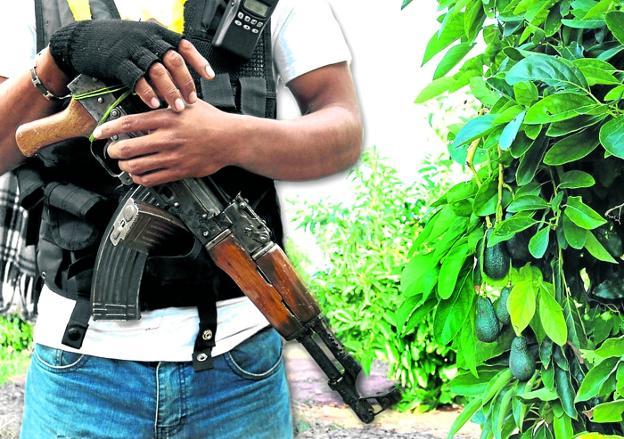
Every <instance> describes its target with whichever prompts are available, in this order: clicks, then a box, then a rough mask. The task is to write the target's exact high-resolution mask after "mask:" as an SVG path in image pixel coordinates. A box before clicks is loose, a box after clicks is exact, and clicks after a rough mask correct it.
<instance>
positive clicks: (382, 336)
mask: <svg viewBox="0 0 624 439" xmlns="http://www.w3.org/2000/svg"><path fill="white" fill-rule="evenodd" d="M449 165H450V161H441V162H440V161H429V162H426V163H425V164H424V165H423V166H422V167H421V168H420V172H419V179H418V182H417V183H415V184H407V183H404V182H402V181H401V180H400V179H399V177H398V176H397V173H396V170H395V169H393V168H392V167H390V166H388V165H387V164H385V163H384V161H383V160H382V159H381V158H380V157H379V156H378V154H377V153H376V152H375V151H374V150H371V151H367V152H365V154H364V156H363V159H362V161H361V163H360V164H359V166H357V167H356V168H354V170H353V171H352V172H351V181H352V184H353V194H354V198H355V199H354V201H353V203H352V204H347V203H339V202H333V203H332V202H330V203H328V202H327V201H326V200H324V201H323V202H319V203H313V204H306V205H300V208H299V212H298V214H297V217H296V218H295V222H296V223H297V224H298V225H299V226H300V227H302V228H305V229H307V230H309V231H310V232H312V234H313V235H314V239H315V241H316V243H317V244H318V246H319V247H320V250H321V253H322V254H323V255H326V258H327V259H326V261H323V262H322V263H320V264H316V267H314V268H310V265H311V264H310V263H309V261H308V263H306V261H305V255H303V253H302V252H301V250H297V248H296V245H292V243H291V246H290V250H289V254H290V256H291V257H292V258H293V259H294V260H295V262H296V264H298V265H299V266H300V267H303V268H307V270H308V271H311V272H310V273H309V281H308V285H309V286H310V289H311V290H312V292H313V293H314V294H315V296H316V297H317V299H318V301H319V303H320V306H321V308H322V309H323V311H324V312H325V314H326V315H327V316H328V318H329V320H330V323H331V326H332V328H333V329H334V330H335V331H336V333H337V334H338V336H339V337H340V339H341V340H342V341H343V343H344V344H345V345H346V346H347V347H348V349H349V350H350V351H351V352H353V353H354V354H355V356H356V357H357V358H358V360H359V361H361V363H362V365H363V367H364V369H365V370H366V371H369V370H370V367H371V364H372V362H373V360H374V359H375V358H381V359H384V360H385V361H386V362H387V363H388V365H389V368H390V370H389V372H390V376H391V377H392V378H394V379H396V380H397V381H399V382H400V383H401V384H402V385H403V386H404V387H405V388H406V391H405V393H404V399H403V403H402V405H401V407H402V408H405V409H407V408H413V407H415V406H419V408H421V409H427V408H430V407H434V406H436V405H437V404H440V403H448V402H450V401H451V399H452V396H451V394H450V392H447V391H444V390H442V384H443V383H444V382H445V381H447V376H449V375H451V374H452V373H451V372H452V371H453V370H454V363H453V355H452V353H450V352H449V350H448V348H444V347H441V346H440V345H439V344H438V343H436V342H435V341H434V338H433V331H432V319H431V318H430V316H429V314H430V313H426V312H424V313H422V314H420V315H419V316H414V317H415V318H413V319H411V320H410V321H409V322H406V324H404V325H403V324H402V325H401V326H398V325H397V321H401V322H402V320H403V317H402V315H403V314H404V313H405V312H406V308H405V307H403V308H401V307H400V306H399V305H400V304H401V303H402V301H403V298H402V297H401V294H400V292H399V288H398V287H399V281H400V273H401V269H402V266H403V265H404V264H405V262H406V261H407V258H408V251H409V249H410V247H411V244H412V240H413V237H414V233H415V228H416V226H417V223H418V218H419V215H420V211H421V209H422V208H423V207H424V206H425V205H426V204H427V202H428V201H429V200H431V197H432V196H433V197H435V196H437V195H439V194H440V191H441V190H442V188H443V187H444V186H445V183H444V182H446V181H447V180H448V179H449V178H450V174H451V171H450V168H449ZM304 271H305V270H304Z"/></svg>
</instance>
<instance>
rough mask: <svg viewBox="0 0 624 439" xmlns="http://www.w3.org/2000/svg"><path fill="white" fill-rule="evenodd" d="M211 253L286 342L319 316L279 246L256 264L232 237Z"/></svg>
mask: <svg viewBox="0 0 624 439" xmlns="http://www.w3.org/2000/svg"><path fill="white" fill-rule="evenodd" d="M208 252H209V253H210V256H211V257H212V260H213V261H214V262H215V264H216V265H217V266H218V267H219V268H221V269H222V270H223V271H224V272H226V273H227V274H228V276H230V277H231V278H232V280H234V282H236V284H237V285H238V286H239V287H240V289H241V290H242V291H243V292H244V293H245V295H246V296H247V297H249V299H250V300H251V301H252V302H253V303H254V305H256V307H258V309H259V310H260V312H262V314H264V316H265V317H266V318H267V320H268V321H269V323H271V325H272V326H273V327H274V328H275V329H277V331H278V332H279V333H280V334H281V335H282V337H284V338H285V339H286V340H292V339H294V338H296V337H297V336H299V335H300V334H301V332H302V330H303V324H305V323H307V322H309V321H310V320H312V319H313V318H314V317H316V316H318V315H319V313H320V310H319V308H318V306H317V305H316V302H315V301H314V299H313V298H312V296H311V295H310V293H308V291H307V290H306V289H305V287H304V286H303V284H302V283H301V281H300V280H299V277H298V276H297V274H296V273H295V271H294V268H293V267H292V265H291V264H290V262H289V261H288V259H287V258H286V255H285V254H284V252H283V251H282V250H281V249H280V248H279V247H278V246H274V247H273V248H271V249H270V250H269V251H268V252H267V253H266V254H264V255H263V256H261V257H260V258H259V259H258V261H257V262H255V261H253V260H252V259H251V258H250V257H249V255H248V254H247V252H246V251H245V249H244V248H243V247H241V245H240V244H239V243H238V242H237V241H236V239H235V238H234V236H233V235H232V234H229V235H228V236H227V237H226V238H224V239H222V240H221V241H220V242H219V243H217V244H216V245H215V246H214V247H212V248H210V249H209V250H208ZM259 269H260V270H262V273H261V272H260V271H259Z"/></svg>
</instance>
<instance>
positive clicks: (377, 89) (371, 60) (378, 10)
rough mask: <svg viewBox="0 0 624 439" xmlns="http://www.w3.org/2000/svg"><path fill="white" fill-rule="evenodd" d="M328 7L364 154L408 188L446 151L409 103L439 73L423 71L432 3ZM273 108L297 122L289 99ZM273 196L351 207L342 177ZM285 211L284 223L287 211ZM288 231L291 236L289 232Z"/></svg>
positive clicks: (360, 2)
mask: <svg viewBox="0 0 624 439" xmlns="http://www.w3.org/2000/svg"><path fill="white" fill-rule="evenodd" d="M329 1H330V4H331V5H332V8H333V10H334V14H335V15H336V17H337V19H338V21H339V22H340V24H341V26H342V29H343V32H344V34H345V36H346V38H347V41H348V43H349V46H350V48H351V51H352V54H353V63H352V71H353V75H354V80H355V83H356V87H357V90H358V95H359V98H360V103H361V107H362V111H363V115H364V126H365V140H364V146H365V147H371V146H375V147H376V148H377V150H379V151H380V153H381V154H382V155H384V156H386V157H387V158H388V161H389V163H390V164H391V165H392V166H394V167H395V168H397V169H398V170H399V172H400V175H401V176H402V177H403V178H404V179H405V180H407V181H409V180H411V179H413V178H414V177H415V172H416V169H417V167H418V164H419V163H420V161H421V160H422V159H423V158H424V156H425V155H426V154H427V153H431V152H442V151H444V150H445V148H444V146H443V145H442V143H441V142H440V140H439V139H438V138H437V137H436V135H435V133H434V131H433V130H432V129H431V127H430V126H429V125H428V123H427V115H428V112H429V111H428V110H427V109H426V108H425V107H424V106H422V105H417V104H415V103H414V99H415V97H416V96H417V95H418V93H419V92H420V90H421V89H422V88H424V87H425V86H426V85H427V84H428V83H429V82H430V81H431V78H432V76H433V71H434V69H435V65H436V60H433V61H430V63H429V64H427V65H426V66H425V67H421V61H422V56H423V53H424V51H425V47H426V44H427V42H428V41H429V39H430V38H431V36H432V35H433V34H434V32H436V31H437V30H438V23H437V21H436V18H437V17H438V15H439V12H438V11H437V10H436V7H437V2H436V1H434V0H414V1H413V2H412V4H410V5H409V6H408V7H407V8H405V9H404V10H401V0H329ZM319 31H320V32H322V29H319ZM311 38H313V36H311ZM282 95H284V93H283V94H282ZM278 104H279V106H278V110H279V116H280V118H291V117H295V116H296V115H298V112H297V108H296V104H295V103H294V101H293V100H292V98H290V97H288V98H283V99H282V100H281V101H280V102H279V103H278ZM278 190H279V192H280V196H281V198H282V200H288V199H293V198H296V197H300V198H303V199H310V200H318V199H319V198H323V197H330V198H333V199H336V198H337V199H340V200H344V201H345V202H348V200H349V196H350V191H349V185H348V183H347V181H346V179H345V174H340V175H337V176H334V177H330V178H326V179H322V180H318V181H313V182H305V183H287V182H282V183H279V185H278ZM283 205H284V207H285V209H284V210H285V216H286V220H287V223H288V218H289V211H288V203H286V202H285V203H283ZM287 231H291V232H292V227H287Z"/></svg>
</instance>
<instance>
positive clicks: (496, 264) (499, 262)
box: [483, 230, 510, 280]
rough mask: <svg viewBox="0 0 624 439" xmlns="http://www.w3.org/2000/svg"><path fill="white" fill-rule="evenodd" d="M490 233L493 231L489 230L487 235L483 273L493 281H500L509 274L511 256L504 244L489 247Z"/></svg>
mask: <svg viewBox="0 0 624 439" xmlns="http://www.w3.org/2000/svg"><path fill="white" fill-rule="evenodd" d="M490 233H491V230H488V231H487V232H486V235H485V237H486V238H485V239H486V241H485V242H486V246H485V250H484V251H483V272H484V273H485V274H487V275H488V277H490V278H492V279H495V280H500V279H503V278H504V277H505V276H507V273H509V265H510V261H509V254H508V253H507V249H506V248H505V246H504V244H503V243H500V242H499V243H498V244H496V245H494V246H492V247H488V246H487V242H488V240H489V237H490Z"/></svg>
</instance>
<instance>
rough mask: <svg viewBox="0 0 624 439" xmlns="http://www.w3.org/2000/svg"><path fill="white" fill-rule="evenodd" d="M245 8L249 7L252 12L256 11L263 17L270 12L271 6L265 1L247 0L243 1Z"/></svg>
mask: <svg viewBox="0 0 624 439" xmlns="http://www.w3.org/2000/svg"><path fill="white" fill-rule="evenodd" d="M243 5H244V6H245V8H247V9H249V10H250V11H251V12H254V13H256V14H258V15H260V16H261V17H266V14H267V12H269V7H268V6H267V5H265V4H264V3H261V2H259V1H258V0H245V3H243Z"/></svg>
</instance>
